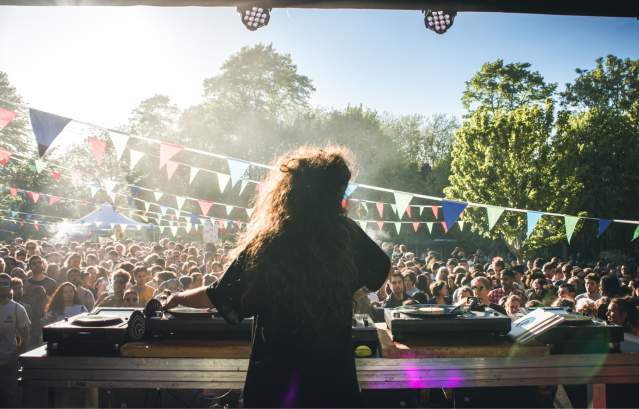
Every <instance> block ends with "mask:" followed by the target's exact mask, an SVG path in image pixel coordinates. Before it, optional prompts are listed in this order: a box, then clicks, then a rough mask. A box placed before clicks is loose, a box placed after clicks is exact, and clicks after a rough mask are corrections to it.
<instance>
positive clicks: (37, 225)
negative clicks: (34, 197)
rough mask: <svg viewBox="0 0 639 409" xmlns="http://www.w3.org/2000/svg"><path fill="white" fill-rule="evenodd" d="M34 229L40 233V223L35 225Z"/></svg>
mask: <svg viewBox="0 0 639 409" xmlns="http://www.w3.org/2000/svg"><path fill="white" fill-rule="evenodd" d="M33 228H34V229H36V230H37V231H40V223H38V222H37V221H36V222H34V223H33Z"/></svg>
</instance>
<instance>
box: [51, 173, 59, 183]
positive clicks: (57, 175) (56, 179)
mask: <svg viewBox="0 0 639 409" xmlns="http://www.w3.org/2000/svg"><path fill="white" fill-rule="evenodd" d="M60 176H61V174H60V171H59V170H52V171H51V177H52V178H53V179H55V181H56V182H59V181H60Z"/></svg>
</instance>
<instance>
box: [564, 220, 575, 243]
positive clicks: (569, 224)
mask: <svg viewBox="0 0 639 409" xmlns="http://www.w3.org/2000/svg"><path fill="white" fill-rule="evenodd" d="M578 221H579V217H577V216H564V227H565V228H566V239H568V244H570V239H571V238H572V234H573V233H574V232H575V226H577V222H578Z"/></svg>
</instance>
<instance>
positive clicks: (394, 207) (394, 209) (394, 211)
mask: <svg viewBox="0 0 639 409" xmlns="http://www.w3.org/2000/svg"><path fill="white" fill-rule="evenodd" d="M390 207H391V209H392V210H393V213H394V214H397V205H396V204H395V203H391V204H390Z"/></svg>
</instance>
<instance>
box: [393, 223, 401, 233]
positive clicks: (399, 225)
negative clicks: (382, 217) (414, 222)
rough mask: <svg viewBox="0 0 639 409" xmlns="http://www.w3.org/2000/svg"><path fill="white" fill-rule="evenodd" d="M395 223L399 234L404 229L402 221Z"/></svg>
mask: <svg viewBox="0 0 639 409" xmlns="http://www.w3.org/2000/svg"><path fill="white" fill-rule="evenodd" d="M393 224H394V225H395V231H396V232H397V235H399V232H400V231H401V230H402V223H401V222H394V223H393Z"/></svg>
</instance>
